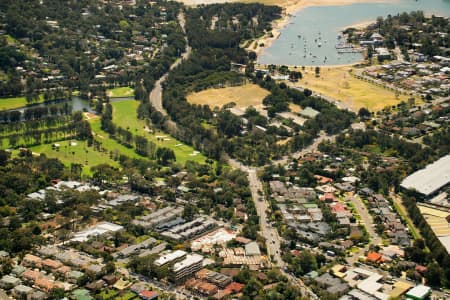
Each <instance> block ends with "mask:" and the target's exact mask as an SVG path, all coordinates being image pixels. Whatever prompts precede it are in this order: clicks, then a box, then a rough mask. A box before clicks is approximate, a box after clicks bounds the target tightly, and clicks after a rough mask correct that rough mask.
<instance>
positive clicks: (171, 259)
mask: <svg viewBox="0 0 450 300" xmlns="http://www.w3.org/2000/svg"><path fill="white" fill-rule="evenodd" d="M186 254H187V253H186V252H185V251H182V250H176V251H174V252H171V253H167V254H164V255H162V256H160V257H159V258H158V259H157V260H155V262H154V263H153V264H154V265H155V266H157V267H158V268H161V267H163V266H166V265H168V264H173V263H175V262H177V261H180V260H182V259H184V258H185V257H186Z"/></svg>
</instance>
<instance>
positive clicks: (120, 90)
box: [106, 86, 134, 98]
mask: <svg viewBox="0 0 450 300" xmlns="http://www.w3.org/2000/svg"><path fill="white" fill-rule="evenodd" d="M106 95H108V97H110V98H123V97H133V96H134V89H133V88H131V87H128V86H124V87H116V88H113V89H110V90H107V91H106Z"/></svg>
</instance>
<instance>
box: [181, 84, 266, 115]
mask: <svg viewBox="0 0 450 300" xmlns="http://www.w3.org/2000/svg"><path fill="white" fill-rule="evenodd" d="M267 95H269V91H267V90H265V89H263V88H261V87H259V86H258V85H256V84H246V85H242V86H235V87H226V88H221V89H208V90H205V91H201V92H198V93H193V94H190V95H188V96H187V101H188V102H189V103H194V104H202V105H204V104H207V105H209V107H211V108H214V107H216V106H217V107H222V106H223V105H225V104H227V103H230V102H234V103H236V107H238V108H242V109H245V108H247V107H249V106H254V107H257V106H261V105H262V100H263V99H264V98H265V97H266V96H267Z"/></svg>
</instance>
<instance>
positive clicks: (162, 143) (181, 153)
mask: <svg viewBox="0 0 450 300" xmlns="http://www.w3.org/2000/svg"><path fill="white" fill-rule="evenodd" d="M112 106H113V123H114V124H116V125H117V126H121V127H122V128H125V129H128V130H130V131H131V132H132V133H133V134H135V135H141V136H144V137H146V138H147V139H148V140H149V141H152V142H154V143H155V144H156V145H157V146H159V147H166V148H170V149H172V150H173V151H174V152H175V156H176V158H177V162H180V163H182V164H184V163H185V162H186V161H188V160H192V161H196V162H204V161H205V159H206V157H205V156H204V155H202V154H201V153H198V152H197V151H195V149H194V148H192V147H190V146H188V145H186V144H184V143H181V142H180V141H178V140H176V139H175V138H173V137H172V136H170V135H168V134H166V133H165V132H162V131H159V130H155V131H154V132H153V131H150V130H149V129H148V128H147V127H146V123H145V121H143V120H139V119H137V117H136V110H137V108H138V106H139V102H138V101H134V100H124V101H118V102H114V103H112Z"/></svg>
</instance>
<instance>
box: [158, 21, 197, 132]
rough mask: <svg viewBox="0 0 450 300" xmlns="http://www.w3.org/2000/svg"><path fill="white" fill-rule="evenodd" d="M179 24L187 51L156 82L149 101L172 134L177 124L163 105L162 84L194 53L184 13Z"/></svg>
mask: <svg viewBox="0 0 450 300" xmlns="http://www.w3.org/2000/svg"><path fill="white" fill-rule="evenodd" d="M178 22H179V23H180V26H181V29H182V30H183V32H184V33H185V35H184V36H185V37H184V38H185V41H186V48H185V51H184V52H183V54H182V55H181V57H180V58H178V59H177V60H176V61H175V62H174V63H173V64H172V65H171V66H170V68H169V71H167V73H165V74H164V75H163V76H162V77H161V78H160V79H158V81H156V82H155V86H154V88H153V90H152V91H151V92H150V95H149V101H150V104H151V105H152V107H153V109H155V110H156V111H159V112H160V113H161V114H162V115H163V116H164V117H166V123H165V126H166V128H168V129H169V131H170V132H171V133H173V132H176V130H177V124H176V123H175V122H173V121H172V120H171V119H170V118H169V117H168V114H167V111H166V110H165V109H164V106H163V103H162V92H163V87H162V84H163V82H164V81H166V79H167V77H168V76H169V73H170V71H171V70H173V69H174V68H176V67H178V66H179V65H180V64H181V63H182V62H183V61H184V60H186V59H188V58H189V56H190V55H191V53H192V48H191V46H189V43H188V39H187V36H186V30H185V24H186V19H185V16H184V14H183V13H180V14H179V15H178Z"/></svg>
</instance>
